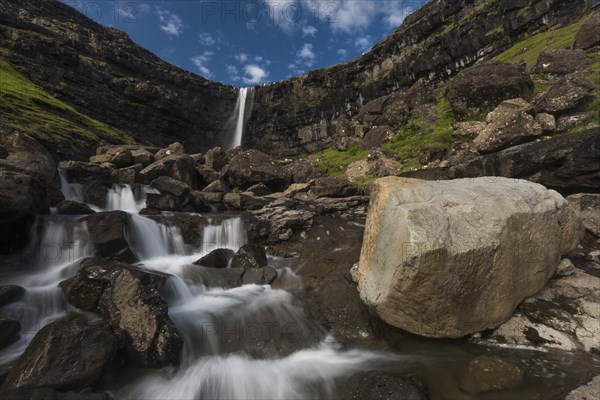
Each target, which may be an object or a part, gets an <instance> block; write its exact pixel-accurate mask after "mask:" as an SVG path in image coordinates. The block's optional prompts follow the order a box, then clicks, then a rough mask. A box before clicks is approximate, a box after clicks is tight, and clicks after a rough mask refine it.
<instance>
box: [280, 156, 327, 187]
mask: <svg viewBox="0 0 600 400" xmlns="http://www.w3.org/2000/svg"><path fill="white" fill-rule="evenodd" d="M285 169H286V170H287V171H288V173H289V174H290V176H291V177H292V182H293V183H306V182H309V181H310V180H311V179H315V178H320V177H322V176H324V175H325V171H324V170H323V168H321V167H320V166H319V165H317V164H316V163H314V162H312V161H308V160H298V161H294V162H292V163H291V164H289V165H286V166H285Z"/></svg>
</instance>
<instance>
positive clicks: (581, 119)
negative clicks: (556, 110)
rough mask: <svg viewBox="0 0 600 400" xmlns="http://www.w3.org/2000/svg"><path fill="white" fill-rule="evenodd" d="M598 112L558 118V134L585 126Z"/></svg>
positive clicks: (584, 112)
mask: <svg viewBox="0 0 600 400" xmlns="http://www.w3.org/2000/svg"><path fill="white" fill-rule="evenodd" d="M596 113H597V111H583V112H578V113H573V114H567V115H563V116H561V117H559V118H558V122H557V124H556V130H557V131H558V132H562V131H567V130H569V129H571V128H575V127H576V126H579V125H581V124H585V123H586V122H588V121H590V120H591V119H593V118H594V117H595V116H596Z"/></svg>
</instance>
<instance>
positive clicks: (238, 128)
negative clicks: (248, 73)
mask: <svg viewBox="0 0 600 400" xmlns="http://www.w3.org/2000/svg"><path fill="white" fill-rule="evenodd" d="M253 97H254V88H252V87H250V88H240V90H239V93H238V98H237V102H236V103H235V109H234V111H233V113H234V114H233V115H234V118H235V130H234V132H233V138H232V140H231V141H230V143H229V146H228V149H230V150H231V149H235V148H236V147H238V146H241V145H242V138H243V137H244V122H245V117H246V107H247V103H248V101H250V107H251V106H252V100H253Z"/></svg>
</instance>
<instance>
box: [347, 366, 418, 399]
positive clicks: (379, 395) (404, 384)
mask: <svg viewBox="0 0 600 400" xmlns="http://www.w3.org/2000/svg"><path fill="white" fill-rule="evenodd" d="M343 393H344V394H343V395H342V396H341V397H342V398H344V399H352V400H370V399H387V400H427V399H428V398H429V397H428V396H427V390H426V388H425V385H424V384H423V382H421V381H420V380H419V378H417V377H416V376H414V375H412V374H406V375H393V374H390V373H386V372H377V371H371V372H366V373H362V374H359V375H358V376H356V375H355V376H353V377H352V381H351V382H349V386H348V387H347V388H345V390H344V392H343Z"/></svg>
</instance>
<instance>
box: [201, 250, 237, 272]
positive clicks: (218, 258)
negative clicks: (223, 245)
mask: <svg viewBox="0 0 600 400" xmlns="http://www.w3.org/2000/svg"><path fill="white" fill-rule="evenodd" d="M234 254H235V252H234V251H233V250H230V249H215V250H213V251H211V252H210V253H208V254H207V255H205V256H204V257H202V258H200V259H199V260H198V261H196V262H194V264H196V265H202V266H203V267H207V268H227V266H228V265H229V260H231V259H232V258H233V255H234Z"/></svg>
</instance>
